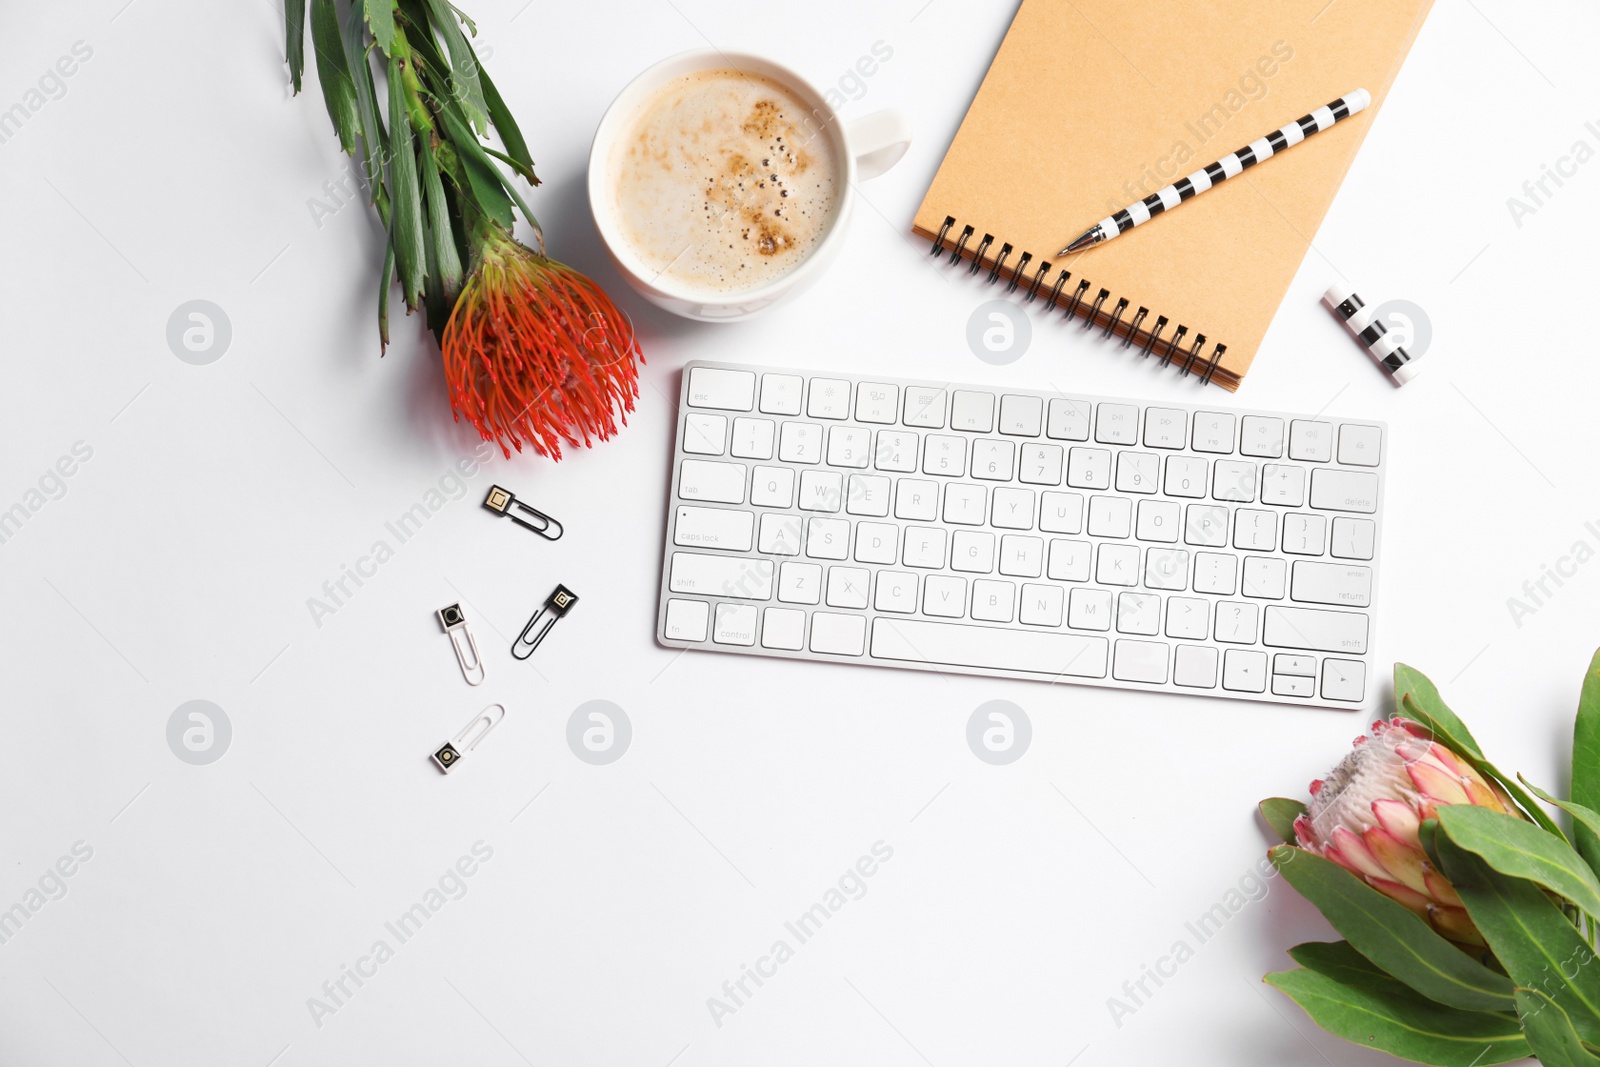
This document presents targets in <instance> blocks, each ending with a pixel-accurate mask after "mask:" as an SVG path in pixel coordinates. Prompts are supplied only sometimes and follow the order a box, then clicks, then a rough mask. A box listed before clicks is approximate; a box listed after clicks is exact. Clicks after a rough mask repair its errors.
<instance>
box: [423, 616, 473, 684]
mask: <svg viewBox="0 0 1600 1067" xmlns="http://www.w3.org/2000/svg"><path fill="white" fill-rule="evenodd" d="M434 615H435V616H437V617H438V619H439V625H440V626H442V627H444V632H445V633H447V634H449V635H450V646H451V647H452V648H454V649H455V650H456V662H457V663H459V664H461V676H462V677H463V678H465V679H466V680H467V684H468V685H482V684H483V657H482V656H480V655H478V639H477V638H475V637H473V636H472V631H471V630H469V629H467V617H466V616H465V615H463V614H462V613H461V605H460V604H451V605H450V606H449V607H447V608H440V609H439V610H438V611H436V612H434ZM469 650H470V651H471V653H472V662H471V663H468V662H467V652H468V651H469ZM474 675H476V677H474Z"/></svg>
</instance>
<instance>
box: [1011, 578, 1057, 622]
mask: <svg viewBox="0 0 1600 1067" xmlns="http://www.w3.org/2000/svg"><path fill="white" fill-rule="evenodd" d="M1066 599H1067V597H1066V593H1065V592H1063V591H1062V588H1061V587H1060V586H1059V585H1033V584H1031V583H1030V584H1028V585H1024V586H1023V587H1022V606H1021V611H1020V612H1019V613H1018V619H1019V621H1020V622H1022V624H1023V625H1025V626H1060V625H1061V608H1062V605H1063V604H1064V603H1065V602H1066Z"/></svg>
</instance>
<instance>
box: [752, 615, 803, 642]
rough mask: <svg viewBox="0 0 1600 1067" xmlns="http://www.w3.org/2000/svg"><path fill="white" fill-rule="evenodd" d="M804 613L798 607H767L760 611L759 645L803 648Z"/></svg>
mask: <svg viewBox="0 0 1600 1067" xmlns="http://www.w3.org/2000/svg"><path fill="white" fill-rule="evenodd" d="M805 635H806V613H805V612H803V611H801V610H800V609H799V608H767V609H766V610H765V611H763V612H762V613H761V647H762V648H781V649H784V650H786V651H789V652H799V651H800V650H801V649H802V648H805V647H806V646H805Z"/></svg>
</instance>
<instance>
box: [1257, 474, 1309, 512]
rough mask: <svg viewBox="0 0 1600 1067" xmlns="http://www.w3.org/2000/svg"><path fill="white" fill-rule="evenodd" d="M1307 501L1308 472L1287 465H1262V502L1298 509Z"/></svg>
mask: <svg viewBox="0 0 1600 1067" xmlns="http://www.w3.org/2000/svg"><path fill="white" fill-rule="evenodd" d="M1305 501H1306V471H1305V468H1304V467H1293V466H1289V465H1288V464H1285V463H1264V464H1262V465H1261V502H1262V503H1263V504H1277V505H1279V506H1280V507H1286V508H1297V507H1299V506H1300V505H1301V504H1304V503H1305Z"/></svg>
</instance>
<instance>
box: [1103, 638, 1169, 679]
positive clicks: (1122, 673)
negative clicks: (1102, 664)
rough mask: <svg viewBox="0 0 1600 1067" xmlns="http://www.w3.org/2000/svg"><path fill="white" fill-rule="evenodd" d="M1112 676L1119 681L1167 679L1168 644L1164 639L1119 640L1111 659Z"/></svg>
mask: <svg viewBox="0 0 1600 1067" xmlns="http://www.w3.org/2000/svg"><path fill="white" fill-rule="evenodd" d="M1111 677H1113V678H1115V679H1116V680H1117V681H1119V682H1155V683H1157V684H1160V683H1164V682H1165V681H1166V680H1167V646H1166V644H1165V642H1162V641H1128V640H1120V639H1119V640H1118V641H1117V643H1116V652H1115V654H1114V655H1113V657H1112V660H1111Z"/></svg>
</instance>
